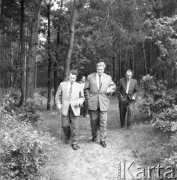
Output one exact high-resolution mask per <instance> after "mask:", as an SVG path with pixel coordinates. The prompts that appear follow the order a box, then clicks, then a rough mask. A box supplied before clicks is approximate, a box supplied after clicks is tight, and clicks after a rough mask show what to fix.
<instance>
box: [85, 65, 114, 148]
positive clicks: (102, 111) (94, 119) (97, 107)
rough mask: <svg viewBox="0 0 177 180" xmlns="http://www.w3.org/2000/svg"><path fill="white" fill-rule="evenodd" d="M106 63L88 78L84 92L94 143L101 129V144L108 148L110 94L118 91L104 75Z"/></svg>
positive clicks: (109, 77) (107, 76)
mask: <svg viewBox="0 0 177 180" xmlns="http://www.w3.org/2000/svg"><path fill="white" fill-rule="evenodd" d="M104 69H105V63H104V62H99V63H98V64H97V72H96V73H92V74H90V75H89V76H88V77H87V80H86V84H85V88H84V92H85V98H86V99H87V100H88V109H89V113H90V120H91V129H92V141H93V142H96V141H97V135H98V129H100V144H101V145H102V146H103V147H104V148H105V147H106V142H105V141H106V133H107V111H108V108H109V103H110V100H109V98H108V94H110V93H113V92H114V91H115V90H116V85H115V84H114V82H113V81H112V78H111V76H109V75H107V74H105V73H104Z"/></svg>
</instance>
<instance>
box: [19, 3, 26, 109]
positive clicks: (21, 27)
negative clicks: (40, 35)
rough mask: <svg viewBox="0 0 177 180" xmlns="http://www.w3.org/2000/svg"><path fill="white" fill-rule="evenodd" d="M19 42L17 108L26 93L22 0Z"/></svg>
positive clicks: (22, 5) (22, 4)
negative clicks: (19, 75) (19, 85)
mask: <svg viewBox="0 0 177 180" xmlns="http://www.w3.org/2000/svg"><path fill="white" fill-rule="evenodd" d="M20 41H21V54H20V62H21V67H22V73H21V98H20V103H19V106H22V104H23V102H24V101H25V91H26V70H25V56H24V55H25V41H24V0H21V23H20Z"/></svg>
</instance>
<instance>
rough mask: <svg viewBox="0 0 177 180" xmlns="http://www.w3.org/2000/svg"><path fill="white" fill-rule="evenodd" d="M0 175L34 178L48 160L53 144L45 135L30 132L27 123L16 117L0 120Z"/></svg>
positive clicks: (2, 117)
mask: <svg viewBox="0 0 177 180" xmlns="http://www.w3.org/2000/svg"><path fill="white" fill-rule="evenodd" d="M0 124H1V130H0V175H1V177H3V178H7V179H13V178H14V179H20V180H21V179H33V180H34V179H37V178H38V176H39V172H40V167H42V166H43V165H44V164H45V162H46V161H47V160H49V158H50V157H51V154H52V149H51V145H52V143H53V141H54V139H53V138H51V137H50V135H49V134H47V133H43V132H38V131H36V130H34V128H33V127H32V126H31V124H30V123H26V122H19V121H17V120H16V116H15V115H14V116H10V115H9V114H3V115H2V116H1V118H0Z"/></svg>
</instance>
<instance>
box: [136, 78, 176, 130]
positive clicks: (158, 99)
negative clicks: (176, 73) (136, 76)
mask: <svg viewBox="0 0 177 180" xmlns="http://www.w3.org/2000/svg"><path fill="white" fill-rule="evenodd" d="M143 80H144V81H145V85H146V86H145V94H144V96H143V97H142V98H140V99H139V101H138V102H137V107H138V109H139V111H140V113H141V114H143V115H144V116H148V117H149V119H150V120H151V123H152V125H153V126H154V127H156V128H158V129H160V130H161V131H163V132H168V133H169V132H172V131H176V130H177V129H174V128H172V127H173V122H176V119H177V106H176V105H175V104H176V103H177V92H176V91H174V90H167V84H166V82H162V81H157V80H155V79H153V77H152V76H150V77H149V76H148V77H146V76H145V77H143Z"/></svg>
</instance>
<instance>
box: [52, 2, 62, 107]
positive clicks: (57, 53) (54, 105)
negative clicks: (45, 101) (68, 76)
mask: <svg viewBox="0 0 177 180" xmlns="http://www.w3.org/2000/svg"><path fill="white" fill-rule="evenodd" d="M60 11H61V13H60V16H62V12H63V0H61V5H60ZM60 38H61V33H60V27H58V28H57V49H56V61H55V62H54V71H53V80H54V82H53V85H54V97H55V95H56V92H57V88H58V82H57V76H58V74H57V66H58V62H59V61H60V59H59V53H60V52H59V51H60ZM55 108H56V103H55V98H54V104H53V109H55Z"/></svg>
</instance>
